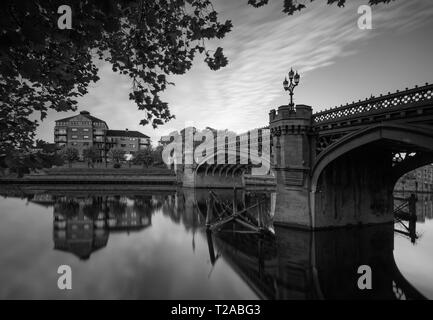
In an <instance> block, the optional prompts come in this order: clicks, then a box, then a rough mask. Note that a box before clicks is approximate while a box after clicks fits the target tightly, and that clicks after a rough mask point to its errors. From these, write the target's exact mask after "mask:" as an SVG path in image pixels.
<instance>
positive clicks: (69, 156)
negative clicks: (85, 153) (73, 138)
mask: <svg viewBox="0 0 433 320" xmlns="http://www.w3.org/2000/svg"><path fill="white" fill-rule="evenodd" d="M60 156H61V157H62V158H63V159H64V160H65V161H68V163H69V168H71V167H72V162H74V161H77V160H78V159H79V158H80V157H79V152H78V150H77V149H75V148H73V147H65V148H63V149H62V150H61V151H60Z"/></svg>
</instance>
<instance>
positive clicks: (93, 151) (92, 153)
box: [83, 146, 101, 163]
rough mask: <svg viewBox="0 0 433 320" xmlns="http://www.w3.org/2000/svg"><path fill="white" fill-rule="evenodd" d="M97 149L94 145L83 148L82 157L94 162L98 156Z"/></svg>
mask: <svg viewBox="0 0 433 320" xmlns="http://www.w3.org/2000/svg"><path fill="white" fill-rule="evenodd" d="M100 157H101V156H100V154H99V150H98V148H96V147H95V146H92V147H89V148H86V149H84V150H83V158H84V159H85V160H87V161H90V162H92V163H93V162H95V161H97V160H98V159H99V158H100Z"/></svg>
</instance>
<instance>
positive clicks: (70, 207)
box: [54, 197, 80, 217]
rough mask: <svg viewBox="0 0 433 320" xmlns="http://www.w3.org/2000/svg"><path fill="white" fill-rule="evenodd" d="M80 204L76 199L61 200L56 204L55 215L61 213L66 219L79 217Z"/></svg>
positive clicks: (65, 198) (66, 198)
mask: <svg viewBox="0 0 433 320" xmlns="http://www.w3.org/2000/svg"><path fill="white" fill-rule="evenodd" d="M79 208H80V204H79V203H78V202H77V201H76V200H75V199H74V198H68V197H64V198H60V199H58V200H57V201H56V203H55V204H54V213H59V214H61V215H63V216H65V217H73V216H76V215H78V211H79Z"/></svg>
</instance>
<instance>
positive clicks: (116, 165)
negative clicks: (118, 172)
mask: <svg viewBox="0 0 433 320" xmlns="http://www.w3.org/2000/svg"><path fill="white" fill-rule="evenodd" d="M120 167H121V165H120V163H115V164H114V165H113V168H115V169H119V168H120Z"/></svg>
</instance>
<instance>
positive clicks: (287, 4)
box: [248, 0, 394, 16]
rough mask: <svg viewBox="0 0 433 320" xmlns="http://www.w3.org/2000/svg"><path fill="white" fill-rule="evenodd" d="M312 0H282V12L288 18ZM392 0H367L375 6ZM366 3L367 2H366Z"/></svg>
mask: <svg viewBox="0 0 433 320" xmlns="http://www.w3.org/2000/svg"><path fill="white" fill-rule="evenodd" d="M313 1H314V0H304V1H298V0H283V12H284V13H287V14H288V15H289V16H290V15H293V14H294V13H295V12H296V11H301V10H302V9H304V8H306V5H305V4H304V3H306V2H313ZM391 1H394V0H369V1H368V4H370V5H377V4H379V3H390V2H391ZM268 2H269V0H248V4H250V5H252V6H253V7H255V8H258V7H262V6H264V5H266V4H268ZM366 2H367V1H366ZM327 4H330V5H331V4H337V6H339V7H344V5H345V4H346V0H327Z"/></svg>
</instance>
